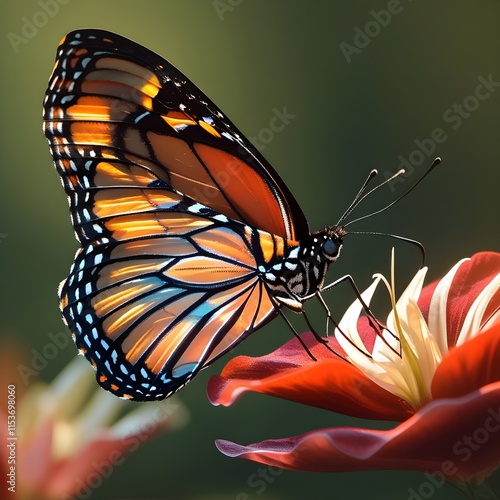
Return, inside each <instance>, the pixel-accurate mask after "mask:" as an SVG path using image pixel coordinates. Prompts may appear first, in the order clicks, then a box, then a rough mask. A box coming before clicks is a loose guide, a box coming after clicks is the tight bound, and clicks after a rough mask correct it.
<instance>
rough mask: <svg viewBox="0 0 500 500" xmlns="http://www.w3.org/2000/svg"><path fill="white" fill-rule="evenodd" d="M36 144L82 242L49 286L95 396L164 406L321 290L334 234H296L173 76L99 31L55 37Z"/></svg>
mask: <svg viewBox="0 0 500 500" xmlns="http://www.w3.org/2000/svg"><path fill="white" fill-rule="evenodd" d="M44 131H45V135H46V137H47V139H48V141H49V145H50V149H51V153H52V157H53V160H54V164H55V166H56V169H57V171H58V172H59V174H60V176H61V180H62V184H63V186H64V189H65V191H66V194H67V196H68V202H69V206H70V212H71V219H72V224H73V227H74V230H75V235H76V237H77V239H78V240H79V242H80V243H81V248H79V250H78V251H77V252H76V255H75V259H74V263H73V265H72V267H71V270H70V272H69V276H68V278H67V279H66V280H65V281H63V282H62V283H61V285H60V287H59V300H60V308H61V311H62V315H63V319H64V321H65V322H66V324H67V325H68V327H69V329H70V330H71V332H72V333H73V338H74V341H75V343H76V345H77V347H78V348H79V350H80V352H81V353H82V354H84V355H85V357H86V358H87V359H88V360H89V361H90V363H91V364H92V365H93V367H94V368H95V370H96V378H97V381H98V383H99V384H100V385H101V386H102V387H103V388H104V389H106V390H108V391H111V392H112V393H114V394H116V395H118V396H120V397H122V398H127V399H132V400H136V401H148V400H157V399H163V398H166V397H168V396H169V395H171V394H172V393H174V392H175V391H177V390H178V389H180V388H181V387H183V386H184V385H185V384H186V383H187V382H188V381H189V380H191V379H192V378H193V377H194V376H195V375H196V374H197V373H198V372H199V371H200V370H201V369H202V368H204V367H206V366H208V365H209V364H210V363H212V362H213V361H214V360H216V359H217V358H219V357H220V356H222V355H223V354H224V353H226V352H227V351H228V350H230V349H232V348H233V347H234V346H235V345H236V344H238V343H239V342H241V341H242V340H243V339H245V338H246V337H247V336H248V335H250V334H251V333H252V332H254V331H255V330H257V329H258V328H260V327H262V326H263V325H264V324H266V323H267V322H269V321H270V320H271V319H273V318H274V317H276V316H277V314H278V313H279V311H280V308H281V307H283V306H284V307H287V308H289V309H292V310H293V311H295V312H302V307H303V303H304V301H305V300H306V299H307V298H309V297H310V296H311V295H313V294H315V293H316V292H318V291H320V290H321V289H322V286H323V282H324V279H325V275H326V272H327V270H328V267H329V265H330V264H331V263H333V262H334V261H335V260H336V259H337V258H338V256H339V253H340V250H341V248H342V241H343V237H344V235H345V234H346V232H345V231H344V229H343V227H342V226H341V225H340V224H338V225H334V226H330V227H326V228H325V229H323V230H321V231H317V232H312V233H311V232H310V231H309V227H308V223H307V221H306V218H305V216H304V214H303V213H302V210H301V209H300V207H299V205H298V203H297V202H296V201H295V199H294V197H293V196H292V194H291V193H290V191H289V190H288V188H287V187H286V185H285V184H284V182H283V181H282V180H281V178H280V177H279V176H278V174H277V173H276V172H275V171H274V170H273V168H272V167H271V166H270V165H269V163H268V162H267V161H266V160H265V159H264V158H263V156H262V155H261V154H260V153H259V152H258V151H257V150H256V148H254V147H253V146H252V145H251V144H250V142H249V141H248V140H246V139H245V138H244V137H243V135H242V134H241V133H240V132H239V131H238V129H237V128H236V127H235V126H234V125H233V124H232V123H231V122H230V121H229V120H228V119H227V118H226V116H225V115H224V114H223V113H222V112H221V111H219V109H218V108H217V107H216V106H215V105H214V104H213V103H212V102H211V101H210V100H209V99H208V98H207V97H206V96H205V95H204V94H203V93H202V92H201V91H200V90H199V89H198V88H197V87H196V86H195V85H194V84H193V83H191V82H190V81H189V80H188V79H187V78H186V77H185V76H184V75H183V74H182V73H180V72H179V71H178V70H177V69H175V68H174V67H173V66H172V65H171V64H170V63H168V62H167V61H166V60H164V59H163V58H161V57H160V56H158V55H157V54H155V53H153V52H152V51H150V50H148V49H146V48H145V47H142V46H141V45H138V44H136V43H134V42H132V41H131V40H128V39H126V38H124V37H122V36H119V35H116V34H114V33H110V32H107V31H101V30H79V31H74V32H72V33H70V34H68V35H67V36H66V37H65V38H64V39H63V40H62V42H61V43H60V45H59V47H58V50H57V57H56V63H55V66H54V70H53V73H52V76H51V77H50V81H49V85H48V89H47V93H46V96H45V100H44Z"/></svg>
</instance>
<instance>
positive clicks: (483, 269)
mask: <svg viewBox="0 0 500 500" xmlns="http://www.w3.org/2000/svg"><path fill="white" fill-rule="evenodd" d="M499 273H500V253H495V252H481V253H477V254H475V255H473V256H472V257H471V258H470V259H469V260H466V261H465V262H463V263H462V264H461V265H460V267H459V268H458V269H457V272H456V274H455V276H454V278H453V281H452V283H451V287H450V291H449V294H448V305H447V310H446V316H447V331H448V345H449V346H454V345H455V344H456V343H457V338H458V335H459V333H460V330H461V329H462V326H463V324H464V320H465V317H466V315H467V313H468V312H469V309H470V308H471V306H472V303H473V302H474V301H475V300H476V299H477V297H478V296H479V294H480V293H481V292H482V291H483V290H484V288H485V287H486V286H487V285H488V284H489V283H490V282H491V280H492V279H493V278H494V277H495V276H497V275H498V274H499ZM437 284H438V281H436V282H434V283H431V284H430V285H428V286H426V287H425V288H424V289H423V290H422V293H421V294H420V298H419V300H418V305H419V307H420V309H421V310H422V313H423V315H424V318H426V319H427V317H428V312H429V305H430V301H431V298H432V294H433V293H434V290H435V288H436V286H437ZM499 307H500V289H499V290H498V291H497V293H496V294H495V295H494V296H493V297H492V299H491V301H490V304H489V306H488V308H487V309H486V312H485V317H484V319H485V320H486V319H488V317H489V316H490V315H491V314H492V313H493V312H495V311H496V310H497V309H498V308H499Z"/></svg>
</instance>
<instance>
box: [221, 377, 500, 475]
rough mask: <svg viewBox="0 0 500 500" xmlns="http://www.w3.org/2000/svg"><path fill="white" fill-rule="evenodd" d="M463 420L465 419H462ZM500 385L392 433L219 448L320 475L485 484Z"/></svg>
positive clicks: (359, 432) (495, 438)
mask: <svg viewBox="0 0 500 500" xmlns="http://www.w3.org/2000/svg"><path fill="white" fill-rule="evenodd" d="M457 415H460V418H457ZM499 431H500V382H497V383H495V384H491V385H489V386H486V387H483V388H482V389H481V390H479V391H474V392H472V393H470V394H468V395H466V396H463V397H460V398H456V399H440V400H435V401H433V402H431V403H429V404H428V405H427V406H425V407H424V408H422V409H421V410H420V411H419V412H418V413H416V414H415V415H414V416H413V417H411V418H410V419H408V420H407V421H406V422H404V423H402V424H400V425H399V426H398V427H396V428H395V429H392V430H389V431H377V430H371V429H360V428H352V427H344V428H341V427H339V428H333V429H322V430H318V431H314V432H310V433H307V434H303V435H301V436H296V437H291V438H283V439H275V440H269V441H263V442H261V443H257V444H253V445H250V446H241V445H238V444H235V443H231V442H229V441H224V440H219V441H217V442H216V445H217V447H218V448H219V450H220V451H221V452H222V453H224V454H225V455H228V456H230V457H241V458H246V459H249V460H253V461H256V462H260V463H263V464H268V465H271V466H276V467H282V468H285V469H292V470H302V471H319V472H345V471H361V470H365V471H366V470H416V471H422V472H430V473H439V474H441V476H438V477H442V478H444V477H445V478H446V479H452V480H463V479H469V480H470V479H472V478H475V479H476V480H481V479H482V478H484V477H485V476H486V475H488V474H489V473H491V472H492V470H493V469H494V468H495V467H496V466H497V465H498V464H499V462H500V432H499Z"/></svg>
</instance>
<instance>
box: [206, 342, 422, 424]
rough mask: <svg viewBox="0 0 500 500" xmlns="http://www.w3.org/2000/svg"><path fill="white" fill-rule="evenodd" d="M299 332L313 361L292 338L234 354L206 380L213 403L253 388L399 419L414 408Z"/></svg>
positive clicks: (323, 405) (336, 408) (230, 401)
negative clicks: (267, 349) (268, 349)
mask: <svg viewBox="0 0 500 500" xmlns="http://www.w3.org/2000/svg"><path fill="white" fill-rule="evenodd" d="M301 338H302V339H303V340H304V341H305V342H306V344H307V345H308V347H309V349H310V350H311V351H312V352H313V354H314V355H315V356H316V358H317V359H318V361H313V360H311V358H310V357H309V356H308V355H307V353H306V352H305V350H304V348H303V347H302V346H301V345H300V343H299V341H298V340H297V339H292V340H291V341H289V342H287V343H286V344H285V345H284V346H282V347H280V348H279V349H277V350H276V351H274V352H273V353H271V354H268V355H267V356H262V357H260V358H250V357H246V356H239V357H237V358H234V359H232V360H231V361H230V362H229V363H228V364H227V365H226V366H225V368H224V370H223V371H222V374H221V375H220V376H214V377H212V378H211V379H210V380H209V382H208V387H207V393H208V398H209V399H210V401H211V402H212V404H215V405H219V404H222V405H224V406H230V405H231V404H233V403H234V402H235V401H236V399H237V398H238V397H240V396H241V395H242V394H243V393H245V392H248V391H253V392H258V393H261V394H268V395H271V396H276V397H279V398H282V399H287V400H289V401H295V402H298V403H302V404H306V405H309V406H315V407H318V408H324V409H326V410H330V411H334V412H337V413H343V414H346V415H352V416H356V417H361V418H370V419H380V420H395V421H402V420H405V419H407V418H408V417H409V416H410V415H411V414H412V413H413V411H412V409H411V408H409V407H408V405H407V404H406V403H405V402H404V401H403V400H401V399H400V398H398V397H396V396H394V395H393V394H391V393H389V392H388V391H386V390H385V389H382V388H381V387H379V386H378V385H377V384H375V383H374V382H372V381H371V380H369V379H368V378H367V377H366V376H365V375H364V374H363V373H362V372H361V371H360V370H359V369H358V368H356V367H354V366H352V365H351V364H349V363H348V362H346V361H344V360H343V359H340V358H339V357H337V356H335V355H333V354H332V353H331V352H330V351H329V350H328V349H326V348H325V347H324V346H322V345H321V344H319V343H318V342H317V341H316V340H315V339H314V336H313V335H312V334H310V333H306V334H302V335H301ZM330 341H331V342H332V340H330ZM332 343H334V342H332Z"/></svg>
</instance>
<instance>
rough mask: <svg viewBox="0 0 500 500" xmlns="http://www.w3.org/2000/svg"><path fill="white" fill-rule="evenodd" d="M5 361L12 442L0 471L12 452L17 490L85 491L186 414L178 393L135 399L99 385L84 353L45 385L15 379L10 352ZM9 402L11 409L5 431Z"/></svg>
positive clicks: (63, 495) (43, 495) (32, 495)
mask: <svg viewBox="0 0 500 500" xmlns="http://www.w3.org/2000/svg"><path fill="white" fill-rule="evenodd" d="M18 360H19V359H18ZM10 365H11V366H10V368H9V371H5V372H4V373H3V376H2V379H4V380H3V382H7V380H9V382H7V383H5V384H4V385H3V387H5V386H6V385H7V386H8V387H10V388H11V392H13V393H14V397H13V398H11V400H10V401H11V403H12V402H13V403H14V404H11V405H10V406H7V405H5V404H4V405H2V407H1V408H0V427H1V429H2V432H4V434H5V436H3V437H4V440H3V442H4V443H5V442H7V443H15V445H12V444H11V447H12V453H11V452H10V451H9V449H8V448H7V454H6V455H5V456H2V457H0V459H1V461H2V464H1V466H0V467H2V471H1V472H2V473H4V474H7V473H8V472H10V467H11V464H10V463H9V462H8V458H9V453H11V457H12V458H14V462H13V464H12V465H13V467H14V475H13V478H14V480H13V483H12V484H13V488H14V490H15V493H16V496H15V498H21V499H24V500H26V499H36V500H45V499H47V500H48V499H55V498H57V499H73V498H88V497H89V496H90V493H91V492H92V490H94V489H97V488H99V487H100V485H101V484H102V482H103V480H104V479H105V478H107V477H109V476H110V475H111V474H112V473H113V472H114V471H115V469H117V467H119V466H120V465H121V464H122V463H123V462H124V461H125V460H126V456H127V454H128V453H131V452H133V451H135V450H136V449H137V448H138V447H139V446H140V445H141V444H142V443H143V442H145V441H146V440H148V439H150V438H152V437H154V436H157V435H158V434H159V433H160V432H162V431H165V430H172V429H176V428H179V427H181V426H182V425H184V423H185V422H186V421H187V419H188V414H187V410H186V409H185V408H184V406H183V405H182V404H181V403H180V401H179V400H168V401H163V402H159V403H144V404H142V405H140V406H137V405H136V404H134V403H131V402H127V401H123V400H120V399H118V398H116V397H115V396H112V395H111V394H108V393H107V392H105V391H103V390H101V389H100V388H98V387H97V386H96V384H95V377H94V373H93V372H92V370H88V365H87V363H86V362H85V361H84V360H83V359H82V358H81V357H78V358H75V360H73V361H72V362H71V363H69V365H68V366H67V367H66V368H65V369H64V370H63V371H62V372H61V373H60V374H59V375H58V376H57V378H56V379H55V380H54V381H53V382H52V383H51V384H50V385H49V384H44V383H41V382H37V383H35V384H33V385H31V386H30V387H28V388H27V389H25V388H24V387H23V383H22V382H20V381H19V382H17V383H13V380H15V379H16V377H15V374H16V373H17V370H16V366H15V362H14V360H13V359H10ZM18 365H19V363H18ZM9 377H10V378H9ZM9 410H10V413H11V414H14V415H15V427H14V428H13V429H12V432H11V433H10V436H9V433H8V427H7V421H8V416H9ZM130 410H132V411H130ZM124 412H126V413H125V415H124V416H120V415H123V413H124ZM9 437H10V438H15V439H9ZM3 448H6V447H5V446H2V452H3V453H5V450H4V449H3ZM3 477H5V476H3ZM7 479H8V478H7ZM8 486H9V483H8V484H7V487H8ZM14 490H11V492H12V491H14ZM13 498H14V497H13Z"/></svg>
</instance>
